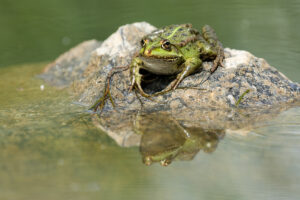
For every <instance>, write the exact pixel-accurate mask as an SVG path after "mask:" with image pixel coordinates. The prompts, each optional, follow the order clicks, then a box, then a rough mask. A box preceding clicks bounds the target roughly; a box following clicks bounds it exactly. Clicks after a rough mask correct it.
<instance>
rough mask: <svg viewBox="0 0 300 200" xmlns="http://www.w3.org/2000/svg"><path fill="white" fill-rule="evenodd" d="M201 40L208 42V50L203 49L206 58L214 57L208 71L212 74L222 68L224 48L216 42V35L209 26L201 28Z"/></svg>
mask: <svg viewBox="0 0 300 200" xmlns="http://www.w3.org/2000/svg"><path fill="white" fill-rule="evenodd" d="M202 35H203V38H204V39H205V40H206V41H207V42H208V44H209V45H210V48H206V49H205V51H206V52H205V53H206V54H207V55H208V56H214V57H215V59H214V62H213V66H212V68H211V69H210V72H211V73H213V72H214V71H216V69H217V68H218V66H219V65H220V66H221V67H223V59H224V48H223V45H222V43H221V42H220V41H219V40H218V37H217V34H216V33H215V31H214V29H213V28H212V27H210V26H209V25H205V26H203V28H202Z"/></svg>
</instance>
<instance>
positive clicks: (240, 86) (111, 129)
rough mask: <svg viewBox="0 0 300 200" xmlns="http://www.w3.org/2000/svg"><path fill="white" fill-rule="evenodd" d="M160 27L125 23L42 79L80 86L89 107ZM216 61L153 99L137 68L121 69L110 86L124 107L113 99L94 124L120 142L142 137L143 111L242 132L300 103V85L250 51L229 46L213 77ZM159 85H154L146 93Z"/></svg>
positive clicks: (48, 69) (62, 61)
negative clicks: (135, 75)
mask: <svg viewBox="0 0 300 200" xmlns="http://www.w3.org/2000/svg"><path fill="white" fill-rule="evenodd" d="M154 29H155V27H153V26H151V25H150V24H148V23H146V22H142V23H134V24H129V25H124V26H121V27H120V28H119V29H118V30H117V31H116V32H115V33H113V34H112V35H111V36H110V37H109V38H108V39H107V40H105V41H104V42H103V43H102V44H101V45H100V42H97V41H95V40H92V41H87V42H84V43H82V44H80V45H78V46H77V47H75V48H74V49H71V50H70V51H69V52H67V53H65V54H63V55H62V56H60V57H59V58H58V59H57V60H56V61H55V62H54V63H51V64H50V65H48V66H47V67H46V69H45V72H44V74H43V75H42V77H43V78H44V79H45V80H46V81H48V82H50V83H52V84H54V85H59V86H66V85H70V84H72V88H73V93H74V94H75V96H76V101H78V102H79V103H81V104H83V105H86V106H87V108H89V107H90V106H91V105H93V103H94V102H95V101H97V100H98V99H99V98H100V97H101V96H102V94H103V90H104V85H105V80H106V77H107V74H108V73H109V71H110V70H111V69H112V68H116V67H121V66H126V65H128V64H129V63H130V61H131V58H132V57H133V55H134V54H135V53H136V52H137V50H138V49H139V42H140V39H141V37H142V36H144V35H145V34H148V33H150V32H152V31H153V30H154ZM211 65H212V63H211V62H205V63H203V70H202V71H201V72H199V73H195V74H193V75H190V76H189V77H187V78H185V79H184V80H183V81H182V82H181V84H180V85H179V88H178V89H176V90H174V91H172V92H169V93H166V94H164V95H160V96H156V97H152V98H151V99H148V98H144V97H142V96H140V95H139V94H137V93H135V92H129V85H130V78H129V70H126V71H122V72H120V73H116V74H115V75H114V76H113V77H112V79H111V84H110V92H111V96H112V98H113V100H114V103H115V105H116V107H115V108H114V107H113V105H112V103H111V102H110V101H107V103H106V104H105V107H104V109H103V111H102V113H101V117H100V118H94V122H95V124H96V125H97V126H99V127H100V128H101V129H103V130H105V131H106V132H108V134H109V135H111V137H113V138H114V139H115V140H116V141H117V143H118V144H120V145H123V146H131V145H136V144H138V141H139V138H140V136H137V135H136V134H134V121H135V119H136V115H137V114H136V113H137V111H140V110H142V112H143V113H153V112H157V111H158V112H159V113H164V114H166V115H168V116H170V118H172V119H174V120H176V121H178V123H180V125H181V126H183V127H189V128H191V127H201V128H202V129H210V128H214V129H218V130H223V129H224V130H227V129H230V130H234V129H239V128H245V127H248V126H249V127H250V126H253V125H254V124H257V123H260V122H261V121H263V120H265V119H267V118H269V117H272V116H274V115H276V114H278V113H279V112H281V111H282V110H285V109H287V108H289V107H290V105H292V103H293V102H299V101H298V100H299V99H300V98H299V96H300V95H299V94H300V85H299V84H298V83H294V82H292V81H291V80H289V79H288V78H287V77H286V76H284V75H283V74H282V73H280V72H279V71H278V70H276V69H275V68H274V67H272V66H270V65H269V64H268V63H267V62H266V61H265V60H264V59H262V58H257V57H255V56H254V55H252V54H251V53H249V52H247V51H242V50H234V49H230V48H225V59H224V67H219V68H218V69H217V71H215V72H214V73H213V74H212V75H211V76H209V77H208V75H209V69H210V68H211ZM207 77H208V79H207ZM169 78H170V77H169ZM205 79H207V80H206V81H205V82H204V83H203V84H202V85H200V83H201V81H202V80H205ZM168 81H169V80H168ZM159 83H163V84H164V85H163V86H166V84H167V83H168V82H166V78H161V82H159ZM155 87H157V86H146V88H145V91H149V92H151V91H152V90H155V89H157V88H155ZM160 87H162V85H160ZM152 92H153V91H152ZM241 97H243V98H241ZM240 98H241V99H240ZM239 99H240V100H241V101H240V103H239V105H238V107H239V108H237V106H236V104H237V102H238V100H239ZM241 108H243V109H244V110H243V111H242V112H241V111H240V109H241ZM139 115H140V114H139ZM141 115H147V114H141Z"/></svg>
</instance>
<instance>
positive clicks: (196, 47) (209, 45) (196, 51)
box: [90, 24, 224, 111]
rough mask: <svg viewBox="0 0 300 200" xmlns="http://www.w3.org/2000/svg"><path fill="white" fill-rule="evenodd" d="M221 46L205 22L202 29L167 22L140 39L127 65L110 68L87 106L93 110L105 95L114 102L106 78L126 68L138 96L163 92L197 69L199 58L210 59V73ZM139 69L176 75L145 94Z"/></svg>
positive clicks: (219, 62)
mask: <svg viewBox="0 0 300 200" xmlns="http://www.w3.org/2000/svg"><path fill="white" fill-rule="evenodd" d="M223 59H224V50H223V47H222V44H221V42H220V41H219V40H218V39H217V36H216V33H215V31H214V30H213V29H212V28H211V27H210V26H208V25H205V26H204V27H203V28H202V33H200V32H199V31H198V30H196V29H194V28H193V27H192V25H191V24H181V25H169V26H165V27H163V28H161V29H157V30H155V31H154V32H152V33H150V34H148V35H146V36H145V37H143V38H142V40H141V49H140V51H139V52H138V53H137V55H136V56H135V57H134V58H133V59H132V62H131V64H130V66H129V67H128V66H126V67H119V68H113V69H112V71H111V72H110V73H109V75H108V76H107V80H106V86H105V89H104V94H103V96H102V97H101V98H100V99H99V100H98V101H97V102H95V104H94V105H93V106H92V107H91V108H90V109H92V110H94V111H96V110H97V109H98V108H100V109H102V108H103V107H104V104H105V101H106V100H107V99H108V98H109V99H110V101H111V102H112V104H113V106H114V103H113V101H112V98H111V96H110V92H109V85H110V84H109V82H110V79H111V76H113V74H115V73H117V72H119V71H123V70H127V69H128V68H129V69H130V80H131V85H130V91H131V90H133V89H136V91H138V92H139V93H140V94H141V95H142V96H144V97H151V96H156V95H160V94H164V93H166V92H169V91H171V90H174V89H176V88H177V86H178V85H179V83H180V82H181V81H182V80H183V79H184V78H185V77H187V76H189V75H190V74H192V73H195V72H196V71H200V70H201V68H202V62H203V61H213V65H212V68H211V70H210V71H211V73H213V72H214V71H215V70H216V69H217V67H218V66H219V65H220V66H222V61H223ZM141 69H143V70H146V71H148V72H150V73H152V74H154V75H176V78H175V79H174V80H173V81H172V82H171V83H170V84H169V85H168V86H167V87H166V88H164V89H163V90H161V91H159V92H156V93H153V94H147V93H145V92H144V90H143V88H142V86H141V84H142V81H143V75H142V74H141Z"/></svg>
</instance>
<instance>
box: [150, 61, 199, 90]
mask: <svg viewBox="0 0 300 200" xmlns="http://www.w3.org/2000/svg"><path fill="white" fill-rule="evenodd" d="M200 67H202V61H201V60H200V59H199V58H197V57H193V58H188V59H186V61H185V62H184V63H183V70H182V72H180V73H179V74H178V75H177V77H176V79H175V80H174V81H172V82H171V83H170V84H169V85H168V87H167V88H165V89H164V90H162V91H161V92H158V93H155V95H159V94H164V93H166V92H169V91H170V90H175V89H176V88H177V86H178V85H179V83H180V82H181V81H182V80H183V79H184V78H185V77H187V76H189V75H190V74H192V73H194V72H195V71H196V70H198V69H199V68H200Z"/></svg>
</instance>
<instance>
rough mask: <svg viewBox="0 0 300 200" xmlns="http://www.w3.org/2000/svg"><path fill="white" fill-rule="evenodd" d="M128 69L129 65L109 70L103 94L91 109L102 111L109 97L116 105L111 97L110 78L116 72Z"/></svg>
mask: <svg viewBox="0 0 300 200" xmlns="http://www.w3.org/2000/svg"><path fill="white" fill-rule="evenodd" d="M127 69H129V66H123V67H115V68H113V69H111V70H110V71H109V73H108V75H107V77H106V80H105V86H104V91H103V95H102V96H101V97H100V98H99V99H98V100H97V101H96V102H95V103H94V105H93V106H91V107H90V108H89V110H93V111H94V112H96V111H97V110H98V109H100V111H102V109H103V108H104V106H105V103H106V101H107V99H108V98H109V100H110V102H111V104H112V105H113V107H115V103H114V101H113V99H112V97H111V94H110V89H109V87H110V80H111V78H112V76H113V75H114V74H116V73H119V72H122V71H125V70H127Z"/></svg>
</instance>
